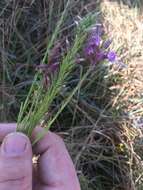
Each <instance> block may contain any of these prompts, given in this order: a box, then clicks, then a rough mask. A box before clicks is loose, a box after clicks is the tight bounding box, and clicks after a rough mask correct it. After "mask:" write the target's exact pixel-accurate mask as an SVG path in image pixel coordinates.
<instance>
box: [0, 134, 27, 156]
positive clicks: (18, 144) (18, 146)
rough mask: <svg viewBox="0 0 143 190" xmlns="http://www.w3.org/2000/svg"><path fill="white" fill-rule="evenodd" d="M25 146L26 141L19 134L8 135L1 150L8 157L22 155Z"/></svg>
mask: <svg viewBox="0 0 143 190" xmlns="http://www.w3.org/2000/svg"><path fill="white" fill-rule="evenodd" d="M26 145H27V139H26V137H25V136H24V135H22V134H20V133H13V134H10V135H8V136H7V137H6V138H5V139H4V142H3V145H2V148H3V151H4V153H5V154H7V155H9V156H13V155H20V154H22V153H23V152H24V151H25V149H26Z"/></svg>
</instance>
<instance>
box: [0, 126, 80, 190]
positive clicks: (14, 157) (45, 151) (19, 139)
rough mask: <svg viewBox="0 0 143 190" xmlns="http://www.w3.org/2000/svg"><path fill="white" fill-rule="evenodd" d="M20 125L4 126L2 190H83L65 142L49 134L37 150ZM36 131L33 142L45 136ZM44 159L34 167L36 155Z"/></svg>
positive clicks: (1, 130)
mask: <svg viewBox="0 0 143 190" xmlns="http://www.w3.org/2000/svg"><path fill="white" fill-rule="evenodd" d="M15 131H16V124H0V141H1V142H2V144H1V147H0V190H80V185H79V182H78V178H77V176H76V172H75V169H74V166H73V163H72V161H71V158H70V156H69V154H68V152H67V150H66V147H65V145H64V142H63V141H62V139H61V138H60V137H59V136H57V135H56V134H54V133H52V132H48V133H47V134H46V135H45V137H44V138H43V139H41V140H40V141H39V142H38V143H37V144H36V145H35V147H34V148H33V152H32V147H31V143H30V141H29V139H28V137H26V136H25V135H23V134H22V133H17V132H15ZM42 131H43V129H42V128H40V127H38V128H36V129H35V130H34V133H33V139H35V137H36V136H37V134H39V133H40V132H42ZM33 153H34V154H36V155H40V156H39V159H38V163H37V165H36V166H34V167H33V164H32V155H33Z"/></svg>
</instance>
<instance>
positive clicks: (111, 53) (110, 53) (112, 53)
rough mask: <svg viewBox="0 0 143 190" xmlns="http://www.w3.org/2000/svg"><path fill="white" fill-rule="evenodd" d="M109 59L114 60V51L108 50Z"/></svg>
mask: <svg viewBox="0 0 143 190" xmlns="http://www.w3.org/2000/svg"><path fill="white" fill-rule="evenodd" d="M107 58H108V60H109V61H111V62H114V61H115V60H116V53H115V52H114V51H110V52H109V53H108V55H107Z"/></svg>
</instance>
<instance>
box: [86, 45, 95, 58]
mask: <svg viewBox="0 0 143 190" xmlns="http://www.w3.org/2000/svg"><path fill="white" fill-rule="evenodd" d="M85 55H86V56H88V57H90V56H92V55H94V48H93V47H92V46H87V47H86V48H85Z"/></svg>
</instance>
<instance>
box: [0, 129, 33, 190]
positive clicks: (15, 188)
mask: <svg viewBox="0 0 143 190" xmlns="http://www.w3.org/2000/svg"><path fill="white" fill-rule="evenodd" d="M6 132H7V130H6V129H5V132H4V134H5V133H6ZM8 189H11V190H32V148H31V143H30V141H29V139H28V138H27V137H26V136H25V135H23V134H21V133H16V132H15V133H11V134H9V135H7V136H6V137H5V138H4V140H3V142H2V145H1V147H0V190H8Z"/></svg>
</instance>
